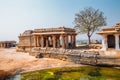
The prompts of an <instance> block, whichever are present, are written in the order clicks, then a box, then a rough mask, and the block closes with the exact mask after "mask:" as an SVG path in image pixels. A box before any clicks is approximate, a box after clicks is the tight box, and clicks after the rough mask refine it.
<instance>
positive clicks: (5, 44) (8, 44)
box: [0, 41, 16, 48]
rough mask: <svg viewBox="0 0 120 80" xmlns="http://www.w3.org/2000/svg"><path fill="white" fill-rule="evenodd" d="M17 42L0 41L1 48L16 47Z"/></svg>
mask: <svg viewBox="0 0 120 80" xmlns="http://www.w3.org/2000/svg"><path fill="white" fill-rule="evenodd" d="M15 46H16V41H0V48H10V47H15Z"/></svg>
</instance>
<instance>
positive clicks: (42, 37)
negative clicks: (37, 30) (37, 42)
mask: <svg viewBox="0 0 120 80" xmlns="http://www.w3.org/2000/svg"><path fill="white" fill-rule="evenodd" d="M41 47H44V36H41Z"/></svg>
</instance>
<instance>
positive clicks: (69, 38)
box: [17, 27, 76, 51]
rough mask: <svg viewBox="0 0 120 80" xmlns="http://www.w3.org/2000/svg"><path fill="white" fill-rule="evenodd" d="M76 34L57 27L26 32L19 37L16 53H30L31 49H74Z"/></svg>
mask: <svg viewBox="0 0 120 80" xmlns="http://www.w3.org/2000/svg"><path fill="white" fill-rule="evenodd" d="M75 45H76V32H75V30H74V29H71V28H66V27H59V28H46V29H34V30H26V31H25V32H24V33H23V34H20V36H19V43H18V46H17V47H18V49H17V51H30V50H31V49H32V48H36V47H37V48H38V47H40V48H64V49H69V48H75Z"/></svg>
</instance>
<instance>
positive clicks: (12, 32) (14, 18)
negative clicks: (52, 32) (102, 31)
mask: <svg viewBox="0 0 120 80" xmlns="http://www.w3.org/2000/svg"><path fill="white" fill-rule="evenodd" d="M119 3H120V0H0V40H17V41H18V35H19V34H20V33H22V32H24V30H29V29H36V28H49V27H60V26H66V27H71V28H73V27H74V24H73V22H74V18H75V13H78V12H79V11H81V10H83V9H84V8H85V7H93V8H95V9H100V10H101V11H103V12H104V16H105V17H106V18H107V26H106V27H108V26H109V27H110V26H113V25H114V24H115V23H117V22H120V5H119ZM92 38H93V39H100V37H99V36H98V35H93V37H92ZM77 39H87V37H86V36H85V35H81V36H80V35H79V36H77Z"/></svg>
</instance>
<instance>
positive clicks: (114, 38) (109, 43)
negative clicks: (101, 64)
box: [97, 23, 120, 50]
mask: <svg viewBox="0 0 120 80" xmlns="http://www.w3.org/2000/svg"><path fill="white" fill-rule="evenodd" d="M97 34H99V35H101V36H102V37H103V39H102V50H107V49H109V48H114V49H115V50H120V23H117V24H116V25H115V26H114V27H111V28H104V29H102V31H101V32H99V33H97Z"/></svg>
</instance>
